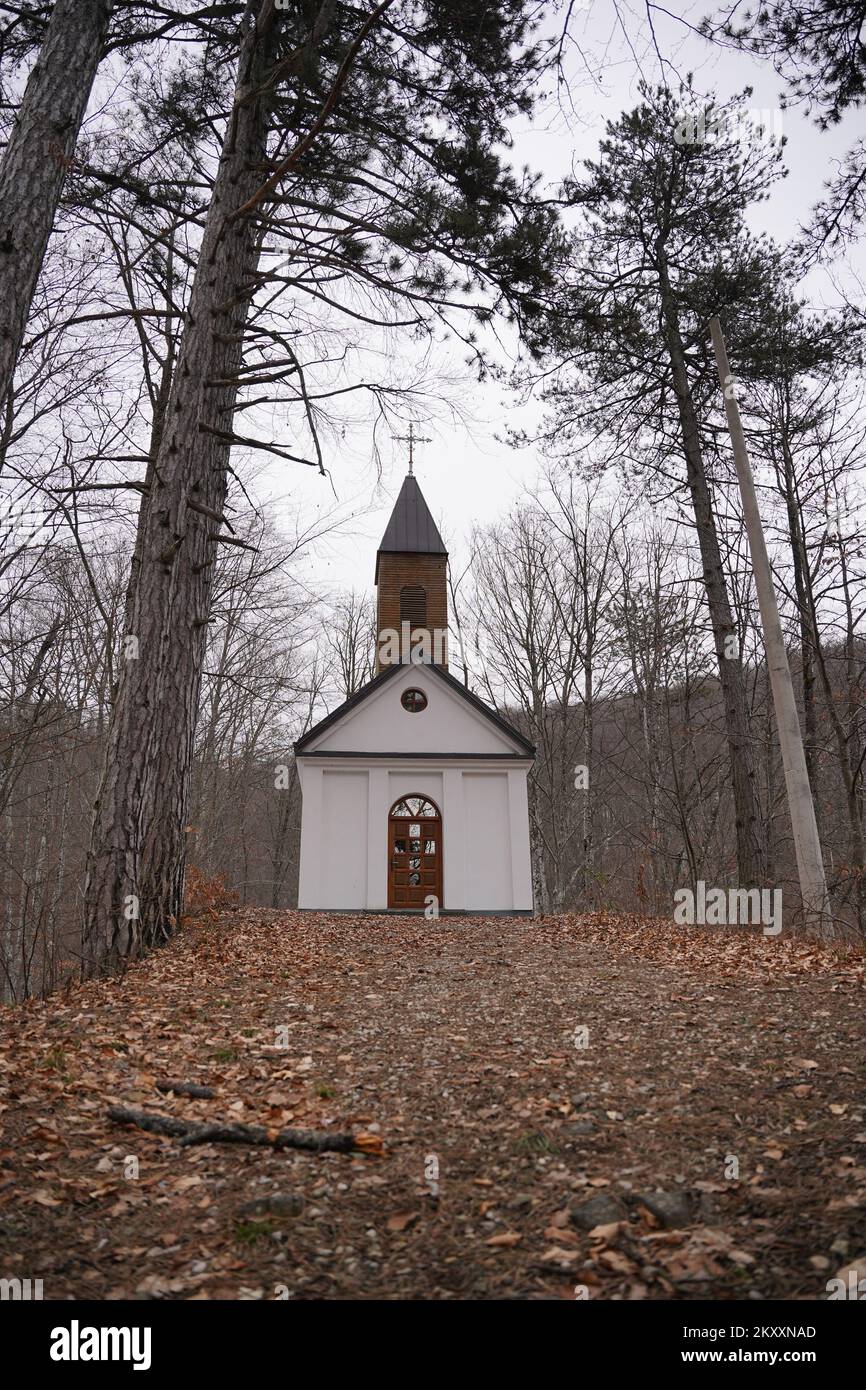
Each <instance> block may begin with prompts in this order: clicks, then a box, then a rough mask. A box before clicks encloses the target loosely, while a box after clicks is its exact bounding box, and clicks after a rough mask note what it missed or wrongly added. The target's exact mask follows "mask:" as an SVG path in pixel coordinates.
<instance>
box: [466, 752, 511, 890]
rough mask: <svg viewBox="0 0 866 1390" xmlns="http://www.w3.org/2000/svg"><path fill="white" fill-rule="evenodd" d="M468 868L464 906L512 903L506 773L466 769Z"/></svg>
mask: <svg viewBox="0 0 866 1390" xmlns="http://www.w3.org/2000/svg"><path fill="white" fill-rule="evenodd" d="M463 800H464V805H465V808H466V812H465V814H466V869H465V875H466V877H465V885H464V895H463V896H464V904H463V905H464V906H465V907H466V908H467V909H468V910H469V911H471V910H472V909H473V908H485V907H489V908H509V907H512V906H513V903H512V882H511V852H512V845H511V825H510V817H509V814H508V773H507V772H464V774H463Z"/></svg>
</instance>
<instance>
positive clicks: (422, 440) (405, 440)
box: [393, 420, 433, 478]
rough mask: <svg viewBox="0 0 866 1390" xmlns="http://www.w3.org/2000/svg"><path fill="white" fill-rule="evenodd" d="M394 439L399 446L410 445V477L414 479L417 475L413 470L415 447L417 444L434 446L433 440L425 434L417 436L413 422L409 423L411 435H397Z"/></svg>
mask: <svg viewBox="0 0 866 1390" xmlns="http://www.w3.org/2000/svg"><path fill="white" fill-rule="evenodd" d="M393 438H394V440H395V442H396V443H398V444H408V445H409V477H410V478H414V476H415V474H414V473H413V472H412V469H413V466H414V463H415V457H414V453H413V449H414V446H415V445H416V444H432V443H433V440H432V439H431V438H430V436H429V435H425V434H416V433H415V425H414V423H413V422H412V421H411V420H410V421H409V433H408V434H395V435H394V436H393Z"/></svg>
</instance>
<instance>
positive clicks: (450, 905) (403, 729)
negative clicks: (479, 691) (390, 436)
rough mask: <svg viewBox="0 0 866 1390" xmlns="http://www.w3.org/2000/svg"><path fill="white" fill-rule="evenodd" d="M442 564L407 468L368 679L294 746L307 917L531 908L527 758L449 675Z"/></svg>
mask: <svg viewBox="0 0 866 1390" xmlns="http://www.w3.org/2000/svg"><path fill="white" fill-rule="evenodd" d="M447 563H448V553H447V551H446V549H445V546H444V545H443V543H442V538H441V536H440V535H439V531H438V529H437V527H436V524H435V522H434V520H433V517H432V516H431V514H430V511H429V509H428V507H427V504H426V502H425V501H424V498H423V496H422V494H421V489H420V488H419V486H418V482H417V480H416V478H415V477H414V476H413V474H412V472H411V465H410V472H409V473H408V475H407V476H406V478H405V479H404V481H403V486H402V488H401V490H400V495H399V497H398V498H397V501H396V504H395V506H394V510H393V512H392V514H391V519H390V521H389V522H388V525H387V527H386V529H385V534H384V536H383V537H382V543H381V545H380V546H379V550H378V553H377V556H376V575H375V578H376V589H377V634H378V637H377V652H376V675H375V676H374V677H373V679H372V680H371V681H369V682H368V683H367V684H366V685H365V686H363V687H362V688H361V689H360V690H358V691H357V692H356V693H355V694H354V695H353V696H352V697H351V698H350V699H348V700H347V701H346V702H345V703H344V704H342V705H340V706H339V708H338V709H335V710H334V711H333V712H332V713H331V714H329V715H328V716H327V717H326V718H325V719H323V720H321V722H320V723H318V724H317V725H315V727H314V728H312V729H310V730H309V732H308V733H306V734H305V735H304V737H303V738H301V739H299V740H298V742H297V743H296V744H295V756H296V759H297V766H298V774H299V777H300V782H301V791H302V798H303V800H302V809H301V865H300V882H299V887H298V906H299V907H301V908H334V909H352V908H354V909H361V910H367V911H379V912H381V911H386V910H391V911H404V912H405V911H408V912H413V911H425V910H426V911H427V914H428V916H433V915H436V914H437V913H438V912H440V911H441V912H448V913H451V912H466V913H485V912H506V913H530V912H531V911H532V905H533V904H532V875H531V870H530V857H529V812H528V801H527V775H528V773H529V770H530V768H531V766H532V762H533V759H534V756H535V750H534V748H533V746H532V744H531V743H529V742H528V741H527V740H526V739H525V738H524V737H523V735H522V734H520V733H519V732H518V731H517V730H516V729H514V728H513V727H512V726H511V725H510V724H509V723H508V722H507V721H506V720H504V719H503V718H502V717H501V716H500V715H499V714H497V713H496V711H495V710H493V709H491V708H490V707H489V706H488V705H486V704H485V703H484V701H482V700H479V699H478V697H477V696H476V695H473V694H472V693H471V692H470V691H469V690H468V689H467V688H466V687H465V686H464V685H463V684H461V682H460V681H457V680H455V679H454V677H453V676H451V675H450V674H449V671H448V646H447V632H448V586H447V572H446V567H447Z"/></svg>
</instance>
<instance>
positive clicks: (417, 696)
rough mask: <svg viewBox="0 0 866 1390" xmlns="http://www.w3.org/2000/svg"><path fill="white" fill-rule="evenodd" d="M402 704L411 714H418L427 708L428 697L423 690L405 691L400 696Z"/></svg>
mask: <svg viewBox="0 0 866 1390" xmlns="http://www.w3.org/2000/svg"><path fill="white" fill-rule="evenodd" d="M400 704H401V705H402V706H403V708H404V709H407V710H408V711H409V713H410V714H418V713H419V712H420V711H421V710H422V709H426V708H427V696H426V695H425V694H424V691H423V690H415V689H414V688H413V689H412V690H404V691H403V694H402V695H401V696H400Z"/></svg>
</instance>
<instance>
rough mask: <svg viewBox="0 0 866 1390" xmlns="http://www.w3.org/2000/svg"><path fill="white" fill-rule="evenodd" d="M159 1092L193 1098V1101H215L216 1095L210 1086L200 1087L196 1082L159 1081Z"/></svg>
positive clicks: (157, 1084)
mask: <svg viewBox="0 0 866 1390" xmlns="http://www.w3.org/2000/svg"><path fill="white" fill-rule="evenodd" d="M156 1089H157V1090H158V1091H163V1092H166V1091H171V1092H172V1094H173V1095H176V1096H192V1098H193V1100H213V1098H214V1096H215V1095H216V1091H214V1090H213V1089H212V1088H211V1087H210V1086H199V1085H198V1084H197V1083H196V1082H195V1081H157V1083H156Z"/></svg>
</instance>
